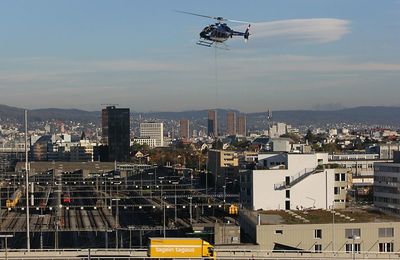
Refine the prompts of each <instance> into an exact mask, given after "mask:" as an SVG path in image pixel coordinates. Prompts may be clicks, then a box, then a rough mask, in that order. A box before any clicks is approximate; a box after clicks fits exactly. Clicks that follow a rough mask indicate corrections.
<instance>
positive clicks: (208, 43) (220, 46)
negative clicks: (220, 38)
mask: <svg viewBox="0 0 400 260" xmlns="http://www.w3.org/2000/svg"><path fill="white" fill-rule="evenodd" d="M196 44H197V45H200V46H205V47H212V46H214V47H215V48H217V49H222V50H229V48H228V46H227V45H226V44H225V43H217V42H214V41H205V40H199V41H198V42H196Z"/></svg>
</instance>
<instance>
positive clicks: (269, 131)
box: [267, 109, 272, 137]
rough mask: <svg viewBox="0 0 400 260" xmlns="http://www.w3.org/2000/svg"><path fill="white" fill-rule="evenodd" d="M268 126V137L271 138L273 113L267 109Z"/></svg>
mask: <svg viewBox="0 0 400 260" xmlns="http://www.w3.org/2000/svg"><path fill="white" fill-rule="evenodd" d="M267 126H268V137H271V127H272V111H271V109H267Z"/></svg>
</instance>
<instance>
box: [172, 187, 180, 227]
mask: <svg viewBox="0 0 400 260" xmlns="http://www.w3.org/2000/svg"><path fill="white" fill-rule="evenodd" d="M172 184H174V186H175V223H176V221H177V220H178V216H177V208H176V185H177V184H179V182H177V181H175V182H173V183H172Z"/></svg>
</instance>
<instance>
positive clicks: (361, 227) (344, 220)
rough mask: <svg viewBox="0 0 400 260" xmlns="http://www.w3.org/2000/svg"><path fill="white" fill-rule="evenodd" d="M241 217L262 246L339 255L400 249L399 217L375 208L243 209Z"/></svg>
mask: <svg viewBox="0 0 400 260" xmlns="http://www.w3.org/2000/svg"><path fill="white" fill-rule="evenodd" d="M239 219H240V225H241V228H242V232H244V233H245V234H246V235H248V236H249V237H250V238H251V239H252V240H253V242H255V243H257V244H258V245H259V249H260V250H269V251H271V252H272V251H276V252H290V251H296V252H304V253H307V252H317V253H323V252H329V253H330V254H331V255H332V254H334V255H336V256H338V254H343V253H347V254H351V253H353V252H357V254H358V253H361V252H363V253H364V255H366V254H368V253H376V252H397V251H399V249H400V248H399V244H400V222H399V219H398V218H394V217H391V216H388V215H385V214H382V213H379V212H376V211H372V210H360V209H349V210H333V209H329V210H314V209H311V210H298V211H291V210H286V211H285V210H279V211H277V210H275V211H274V210H269V211H242V212H241V213H240V218H239ZM353 250H354V251H353ZM382 256H383V255H381V257H382ZM357 258H364V257H360V256H358V257H357Z"/></svg>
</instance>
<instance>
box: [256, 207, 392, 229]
mask: <svg viewBox="0 0 400 260" xmlns="http://www.w3.org/2000/svg"><path fill="white" fill-rule="evenodd" d="M253 213H254V216H255V217H257V215H258V214H260V217H261V225H278V224H329V223H332V221H333V215H334V218H335V223H369V222H399V221H400V218H399V217H395V216H391V215H387V214H385V213H383V212H380V211H378V210H374V209H360V208H348V209H342V210H334V211H332V210H322V209H311V210H290V211H288V210H267V211H254V212H253Z"/></svg>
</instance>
